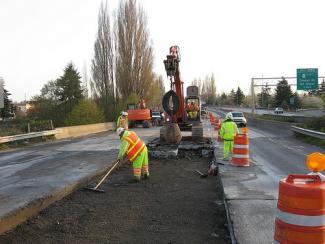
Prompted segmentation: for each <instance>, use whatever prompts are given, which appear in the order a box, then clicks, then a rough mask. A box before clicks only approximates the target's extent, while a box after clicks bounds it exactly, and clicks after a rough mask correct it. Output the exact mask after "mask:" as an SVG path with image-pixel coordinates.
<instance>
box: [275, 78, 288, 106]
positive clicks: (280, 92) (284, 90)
mask: <svg viewBox="0 0 325 244" xmlns="http://www.w3.org/2000/svg"><path fill="white" fill-rule="evenodd" d="M291 96H292V91H291V87H290V86H289V84H288V81H287V80H286V79H285V78H282V80H280V81H279V82H278V84H277V87H276V88H275V99H274V105H275V107H283V108H288V104H290V97H291Z"/></svg>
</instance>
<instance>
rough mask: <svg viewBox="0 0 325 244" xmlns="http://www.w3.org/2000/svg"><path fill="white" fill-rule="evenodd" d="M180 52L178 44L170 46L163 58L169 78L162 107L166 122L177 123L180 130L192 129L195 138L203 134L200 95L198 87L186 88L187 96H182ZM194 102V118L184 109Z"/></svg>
mask: <svg viewBox="0 0 325 244" xmlns="http://www.w3.org/2000/svg"><path fill="white" fill-rule="evenodd" d="M179 63H180V52H179V47H178V46H171V47H170V49H169V55H167V59H166V60H164V65H165V70H166V73H167V77H168V78H169V79H170V91H168V92H167V93H166V94H165V95H164V97H163V101H162V105H163V108H164V110H165V112H166V113H167V114H168V116H166V118H167V119H168V118H169V121H167V120H166V122H170V123H175V124H178V126H179V127H180V129H181V130H192V136H195V137H196V138H198V137H202V136H203V127H202V123H201V116H200V114H201V113H200V107H201V106H200V105H201V103H200V97H199V91H198V87H196V86H190V87H188V88H187V97H186V98H184V86H183V85H184V82H183V81H182V80H181V78H180V70H179ZM191 103H195V104H196V106H197V107H198V111H197V116H196V117H195V118H193V117H190V116H189V111H188V109H186V107H187V104H191Z"/></svg>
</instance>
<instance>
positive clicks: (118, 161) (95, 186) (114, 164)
mask: <svg viewBox="0 0 325 244" xmlns="http://www.w3.org/2000/svg"><path fill="white" fill-rule="evenodd" d="M119 162H120V160H117V161H116V163H115V164H114V165H113V167H112V168H111V169H110V170H109V171H108V172H107V173H106V175H105V176H104V177H103V178H102V179H101V180H100V182H98V184H97V185H96V186H95V188H94V189H97V188H98V187H99V186H100V184H102V182H103V181H104V180H105V179H106V177H107V176H108V175H109V174H110V173H111V172H112V170H113V169H114V168H115V167H116V165H117V164H118V163H119Z"/></svg>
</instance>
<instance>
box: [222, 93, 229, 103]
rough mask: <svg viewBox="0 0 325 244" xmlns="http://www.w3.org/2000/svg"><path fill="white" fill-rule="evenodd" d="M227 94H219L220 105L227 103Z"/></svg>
mask: <svg viewBox="0 0 325 244" xmlns="http://www.w3.org/2000/svg"><path fill="white" fill-rule="evenodd" d="M227 98H228V97H227V94H226V93H224V92H223V93H221V96H220V103H221V104H226V101H227Z"/></svg>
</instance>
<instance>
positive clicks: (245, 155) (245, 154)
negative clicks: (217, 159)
mask: <svg viewBox="0 0 325 244" xmlns="http://www.w3.org/2000/svg"><path fill="white" fill-rule="evenodd" d="M231 164H232V165H233V166H249V139H248V135H247V134H237V135H236V136H235V138H234V149H233V155H232V160H231Z"/></svg>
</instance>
